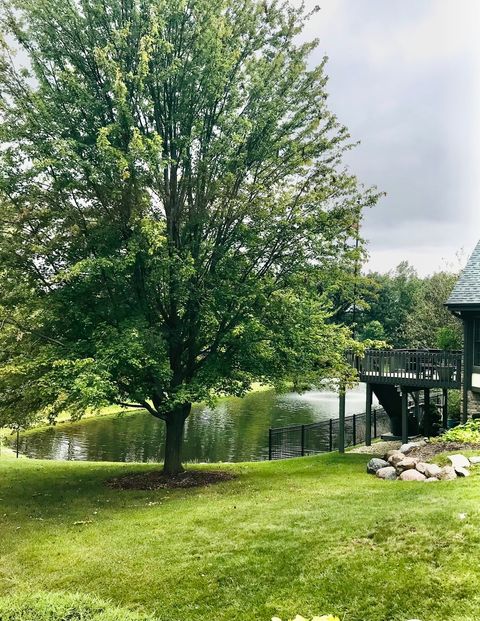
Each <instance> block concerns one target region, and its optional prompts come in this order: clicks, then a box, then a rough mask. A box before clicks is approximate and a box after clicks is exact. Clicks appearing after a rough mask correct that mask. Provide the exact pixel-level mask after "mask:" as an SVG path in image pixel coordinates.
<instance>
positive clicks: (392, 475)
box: [377, 466, 397, 481]
mask: <svg viewBox="0 0 480 621" xmlns="http://www.w3.org/2000/svg"><path fill="white" fill-rule="evenodd" d="M377 477H378V478H379V479H384V480H386V481H394V480H395V479H396V478H397V472H396V470H395V468H394V467H393V466H387V467H386V468H380V470H377Z"/></svg>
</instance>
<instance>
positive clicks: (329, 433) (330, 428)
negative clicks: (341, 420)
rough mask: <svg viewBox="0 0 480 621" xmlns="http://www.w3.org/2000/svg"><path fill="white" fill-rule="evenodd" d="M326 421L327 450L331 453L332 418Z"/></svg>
mask: <svg viewBox="0 0 480 621" xmlns="http://www.w3.org/2000/svg"><path fill="white" fill-rule="evenodd" d="M328 422H329V425H328V450H329V451H330V453H331V452H332V451H333V420H332V419H330V420H329V421H328Z"/></svg>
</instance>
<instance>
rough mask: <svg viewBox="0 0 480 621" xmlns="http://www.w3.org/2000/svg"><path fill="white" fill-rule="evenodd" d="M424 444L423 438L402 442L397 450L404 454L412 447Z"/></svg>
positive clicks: (419, 446)
mask: <svg viewBox="0 0 480 621" xmlns="http://www.w3.org/2000/svg"><path fill="white" fill-rule="evenodd" d="M425 444H426V442H425V440H418V442H407V443H406V444H402V446H401V447H400V448H399V449H398V450H399V451H400V452H401V453H404V454H405V455H406V454H407V453H410V451H411V450H412V449H414V448H421V447H422V446H425Z"/></svg>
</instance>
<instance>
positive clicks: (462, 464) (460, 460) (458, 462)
mask: <svg viewBox="0 0 480 621" xmlns="http://www.w3.org/2000/svg"><path fill="white" fill-rule="evenodd" d="M448 459H449V461H450V463H451V464H452V466H453V467H454V468H455V470H456V469H457V468H468V467H469V466H470V462H469V461H468V459H467V458H466V457H465V455H449V456H448Z"/></svg>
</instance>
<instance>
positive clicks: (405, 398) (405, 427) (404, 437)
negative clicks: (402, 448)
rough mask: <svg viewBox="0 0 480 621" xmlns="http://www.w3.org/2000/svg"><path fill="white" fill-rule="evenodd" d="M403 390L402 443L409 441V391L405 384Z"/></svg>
mask: <svg viewBox="0 0 480 621" xmlns="http://www.w3.org/2000/svg"><path fill="white" fill-rule="evenodd" d="M401 391H402V444H407V442H408V392H407V389H406V387H405V386H402V387H401Z"/></svg>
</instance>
